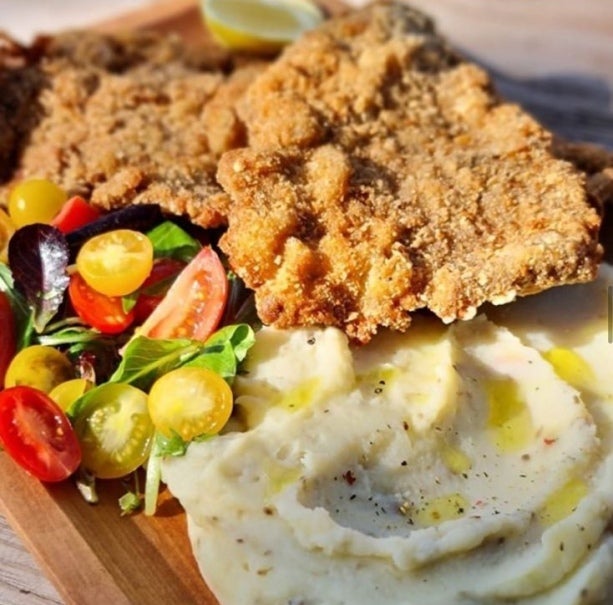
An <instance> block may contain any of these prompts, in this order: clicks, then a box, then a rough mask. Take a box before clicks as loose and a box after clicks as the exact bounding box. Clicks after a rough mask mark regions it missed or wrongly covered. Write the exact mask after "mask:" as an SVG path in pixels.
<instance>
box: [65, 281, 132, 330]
mask: <svg viewBox="0 0 613 605" xmlns="http://www.w3.org/2000/svg"><path fill="white" fill-rule="evenodd" d="M68 296H69V297H70V302H71V303H72V306H73V307H74V310H75V312H76V314H77V315H78V316H79V317H80V318H81V319H82V320H83V322H85V323H86V324H87V325H88V326H91V327H92V328H96V330H100V332H102V334H119V333H120V332H123V331H124V330H126V329H127V328H129V327H130V325H131V324H132V322H133V321H134V313H133V311H128V312H127V313H126V312H125V311H124V309H123V305H122V303H121V298H119V297H117V296H105V295H104V294H100V292H97V291H96V290H94V289H93V288H90V287H89V286H88V285H87V284H86V283H85V280H84V279H83V278H82V277H81V276H80V275H79V274H78V273H73V274H72V275H71V276H70V284H69V285H68Z"/></svg>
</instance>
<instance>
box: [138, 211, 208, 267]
mask: <svg viewBox="0 0 613 605" xmlns="http://www.w3.org/2000/svg"><path fill="white" fill-rule="evenodd" d="M147 237H148V238H149V239H150V240H151V243H152V244H153V254H154V256H155V258H175V259H177V260H181V261H184V262H189V261H190V260H191V259H192V258H194V256H196V254H198V252H200V249H201V248H202V246H201V245H200V242H199V241H198V240H196V239H194V238H193V237H192V236H191V235H190V234H189V233H187V231H184V230H183V229H181V227H179V225H176V224H175V223H173V222H172V221H164V222H163V223H160V224H159V225H157V227H154V228H153V229H152V230H151V231H148V232H147Z"/></svg>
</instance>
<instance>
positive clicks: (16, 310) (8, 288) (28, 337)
mask: <svg viewBox="0 0 613 605" xmlns="http://www.w3.org/2000/svg"><path fill="white" fill-rule="evenodd" d="M0 290H1V291H2V292H4V293H5V294H6V295H7V296H8V297H9V300H10V302H11V308H12V310H13V317H14V318H15V324H16V326H17V350H18V351H20V350H21V349H23V348H25V347H27V346H28V345H29V344H31V343H32V340H33V338H34V323H33V320H32V318H33V313H32V310H31V309H30V307H29V306H28V303H27V301H26V299H25V297H24V296H23V294H21V292H18V291H17V290H16V288H15V281H14V279H13V274H12V273H11V270H10V268H9V267H8V265H5V264H4V263H0Z"/></svg>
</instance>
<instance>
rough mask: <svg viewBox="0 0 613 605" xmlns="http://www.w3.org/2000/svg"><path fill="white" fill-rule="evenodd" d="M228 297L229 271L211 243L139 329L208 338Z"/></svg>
mask: <svg viewBox="0 0 613 605" xmlns="http://www.w3.org/2000/svg"><path fill="white" fill-rule="evenodd" d="M227 299H228V278H227V276H226V271H225V269H224V267H223V265H222V264H221V261H220V260H219V256H217V254H216V253H215V252H214V251H213V250H212V249H211V248H210V247H209V246H207V247H205V248H203V249H202V250H201V251H200V252H199V253H198V254H197V255H196V256H195V257H194V258H193V259H192V260H191V261H190V263H189V264H188V265H187V266H186V267H185V269H183V271H182V272H181V273H180V274H179V276H178V277H177V279H176V280H175V282H174V283H173V284H172V286H171V287H170V289H169V290H168V292H167V293H166V296H164V298H163V300H162V301H161V302H160V304H159V305H158V306H157V307H156V309H155V311H153V313H152V314H151V315H150V316H149V318H148V319H147V321H145V323H144V324H143V325H142V327H141V328H140V329H139V331H138V333H139V334H142V335H143V336H148V337H150V338H193V339H194V340H201V341H205V340H206V339H207V338H208V337H209V336H210V335H211V334H212V333H213V332H214V331H215V328H216V327H217V325H218V324H219V322H220V321H221V317H222V315H223V311H224V308H225V306H226V301H227Z"/></svg>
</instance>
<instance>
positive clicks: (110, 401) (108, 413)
mask: <svg viewBox="0 0 613 605" xmlns="http://www.w3.org/2000/svg"><path fill="white" fill-rule="evenodd" d="M82 401H83V403H82V404H81V403H77V404H76V405H77V409H76V410H75V416H74V427H75V431H76V433H77V435H78V437H79V441H80V442H81V449H82V450H83V466H84V467H85V468H86V469H87V470H88V471H89V472H91V473H92V474H94V475H95V476H96V477H99V478H100V479H114V478H117V477H123V476H124V475H127V474H129V473H131V472H132V471H134V470H136V469H137V468H138V467H139V466H140V465H141V464H143V463H144V462H145V460H147V458H148V456H149V452H150V450H151V444H152V440H153V424H152V422H151V419H150V418H149V413H148V412H147V394H146V393H144V392H143V391H141V390H140V389H137V388H136V387H133V386H131V385H128V384H120V383H117V382H107V383H105V384H103V385H101V386H99V387H96V388H95V389H92V390H91V391H89V392H88V393H86V394H85V395H84V399H83V400H82Z"/></svg>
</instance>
